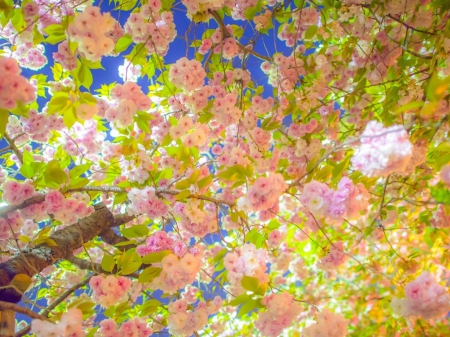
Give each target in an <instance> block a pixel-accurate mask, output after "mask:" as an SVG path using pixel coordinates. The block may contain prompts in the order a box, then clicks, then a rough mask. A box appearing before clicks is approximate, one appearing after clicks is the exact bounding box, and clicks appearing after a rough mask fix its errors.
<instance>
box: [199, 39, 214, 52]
mask: <svg viewBox="0 0 450 337" xmlns="http://www.w3.org/2000/svg"><path fill="white" fill-rule="evenodd" d="M212 45H213V42H212V41H211V39H203V40H202V44H201V46H200V47H199V48H198V53H199V54H202V55H205V54H207V53H208V51H209V50H210V49H211V47H212Z"/></svg>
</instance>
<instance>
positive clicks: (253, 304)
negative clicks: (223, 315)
mask: <svg viewBox="0 0 450 337" xmlns="http://www.w3.org/2000/svg"><path fill="white" fill-rule="evenodd" d="M256 308H264V306H263V305H262V304H261V300H248V301H247V302H245V303H244V304H243V305H242V306H241V307H240V308H239V311H238V314H237V317H238V318H240V317H242V316H244V315H246V314H248V313H249V312H250V311H252V310H254V309H256Z"/></svg>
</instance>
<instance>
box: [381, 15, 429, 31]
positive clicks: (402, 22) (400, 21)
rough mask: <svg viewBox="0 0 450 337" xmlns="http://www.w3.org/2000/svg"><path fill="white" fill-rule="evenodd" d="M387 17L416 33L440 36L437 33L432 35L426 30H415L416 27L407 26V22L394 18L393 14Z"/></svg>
mask: <svg viewBox="0 0 450 337" xmlns="http://www.w3.org/2000/svg"><path fill="white" fill-rule="evenodd" d="M387 17H388V18H391V19H392V20H394V21H397V22H398V23H401V24H402V25H403V26H405V27H407V28H409V29H411V30H414V31H416V32H418V33H423V34H429V35H438V34H436V33H432V32H428V31H426V30H421V29H418V28H415V27H413V26H411V25H409V24H407V23H406V22H404V21H402V20H400V19H398V18H396V17H395V16H393V15H391V14H388V15H387Z"/></svg>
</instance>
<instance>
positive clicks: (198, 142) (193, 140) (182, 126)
mask: <svg viewBox="0 0 450 337" xmlns="http://www.w3.org/2000/svg"><path fill="white" fill-rule="evenodd" d="M193 126H194V124H193V122H192V118H191V117H189V116H183V117H181V118H180V120H179V121H178V124H177V125H173V126H171V127H170V136H171V137H172V139H174V140H176V139H179V138H181V137H183V138H184V140H183V144H184V145H185V146H187V147H192V146H196V147H201V146H203V145H205V143H206V142H207V140H208V138H207V135H208V133H209V128H208V126H207V125H206V124H200V125H196V127H195V128H194V130H193V131H192V132H189V133H188V131H190V130H191V129H192V128H193Z"/></svg>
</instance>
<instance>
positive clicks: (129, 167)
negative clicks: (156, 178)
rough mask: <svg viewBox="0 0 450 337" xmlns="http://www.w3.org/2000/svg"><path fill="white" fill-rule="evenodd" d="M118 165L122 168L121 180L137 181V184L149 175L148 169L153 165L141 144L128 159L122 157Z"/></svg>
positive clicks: (141, 182)
mask: <svg viewBox="0 0 450 337" xmlns="http://www.w3.org/2000/svg"><path fill="white" fill-rule="evenodd" d="M120 151H121V150H120ZM119 165H120V168H121V170H122V176H121V177H120V179H121V180H122V181H123V180H129V181H137V182H138V183H139V184H143V183H144V182H145V181H146V180H147V179H148V178H149V177H150V174H149V171H150V170H151V169H152V167H153V166H152V165H153V163H152V160H151V158H150V157H149V156H148V155H147V153H146V152H145V150H144V149H143V148H142V147H141V146H139V148H138V151H137V153H136V154H135V155H134V156H132V157H130V158H128V159H125V158H123V159H122V160H121V161H120V164H119ZM119 182H120V181H119ZM119 182H116V183H119Z"/></svg>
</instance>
